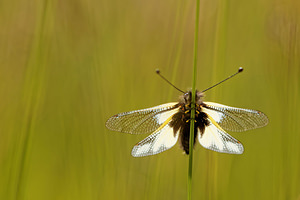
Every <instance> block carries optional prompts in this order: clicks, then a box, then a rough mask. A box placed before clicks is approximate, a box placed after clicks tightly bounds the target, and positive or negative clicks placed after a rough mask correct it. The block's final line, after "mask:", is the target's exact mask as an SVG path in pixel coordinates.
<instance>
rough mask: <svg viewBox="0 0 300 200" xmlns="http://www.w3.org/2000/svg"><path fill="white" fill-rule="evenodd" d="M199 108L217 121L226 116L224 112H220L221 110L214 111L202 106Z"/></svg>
mask: <svg viewBox="0 0 300 200" xmlns="http://www.w3.org/2000/svg"><path fill="white" fill-rule="evenodd" d="M209 103H210V102H209ZM210 104H211V103H210ZM201 109H202V111H203V112H205V113H207V114H208V115H210V116H211V117H212V118H213V119H214V120H215V121H216V122H217V123H220V122H221V121H222V120H223V118H224V117H226V116H225V114H224V113H221V112H216V111H214V110H210V109H207V108H204V107H202V108H201Z"/></svg>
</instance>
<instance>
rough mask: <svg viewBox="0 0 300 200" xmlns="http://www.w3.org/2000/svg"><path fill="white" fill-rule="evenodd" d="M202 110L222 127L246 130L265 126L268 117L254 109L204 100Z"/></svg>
mask: <svg viewBox="0 0 300 200" xmlns="http://www.w3.org/2000/svg"><path fill="white" fill-rule="evenodd" d="M202 109H203V112H205V113H207V114H208V115H210V116H211V117H212V118H213V119H214V120H215V121H216V122H217V123H218V124H219V125H220V126H221V127H222V128H223V129H225V130H229V131H246V130H250V129H255V128H260V127H263V126H266V125H267V124H268V122H269V120H268V117H267V116H266V115H265V114H264V113H262V112H260V111H256V110H250V109H243V108H234V107H230V106H225V105H222V104H218V103H212V102H205V103H204V105H203V106H202Z"/></svg>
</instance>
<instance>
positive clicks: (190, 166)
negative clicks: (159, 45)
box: [188, 0, 200, 200]
mask: <svg viewBox="0 0 300 200" xmlns="http://www.w3.org/2000/svg"><path fill="white" fill-rule="evenodd" d="M199 12H200V0H197V4H196V19H195V36H194V37H195V39H194V64H193V86H192V102H191V126H190V147H189V171H188V200H191V199H192V176H193V149H194V126H195V96H196V75H197V53H198V29H199Z"/></svg>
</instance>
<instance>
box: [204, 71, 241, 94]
mask: <svg viewBox="0 0 300 200" xmlns="http://www.w3.org/2000/svg"><path fill="white" fill-rule="evenodd" d="M243 70H244V69H243V68H242V67H240V68H239V70H238V71H237V72H236V73H234V74H232V75H231V76H229V77H227V78H225V79H224V80H223V81H220V82H219V83H217V84H215V85H213V86H211V87H209V88H207V89H205V90H203V91H202V92H206V91H207V90H210V89H211V88H213V87H216V86H217V85H219V84H221V83H223V82H224V81H227V80H228V79H230V78H232V77H234V76H235V75H237V74H238V73H240V72H242V71H243Z"/></svg>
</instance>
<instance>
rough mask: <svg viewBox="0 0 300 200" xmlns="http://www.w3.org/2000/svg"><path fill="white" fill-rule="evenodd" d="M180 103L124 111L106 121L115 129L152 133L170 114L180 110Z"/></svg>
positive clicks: (109, 127) (110, 127)
mask: <svg viewBox="0 0 300 200" xmlns="http://www.w3.org/2000/svg"><path fill="white" fill-rule="evenodd" d="M178 107H179V104H178V103H175V102H173V103H167V104H162V105H159V106H155V107H152V108H147V109H142V110H135V111H130V112H124V113H120V114H117V115H114V116H112V117H111V118H109V119H108V120H107V121H106V127H107V128H108V129H110V130H113V131H119V132H123V133H130V134H141V133H150V132H153V131H155V130H156V129H158V128H159V127H160V126H161V125H162V124H163V123H164V122H165V121H166V120H167V119H168V118H169V117H170V116H173V115H174V114H175V113H176V112H178V109H179V108H178Z"/></svg>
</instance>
